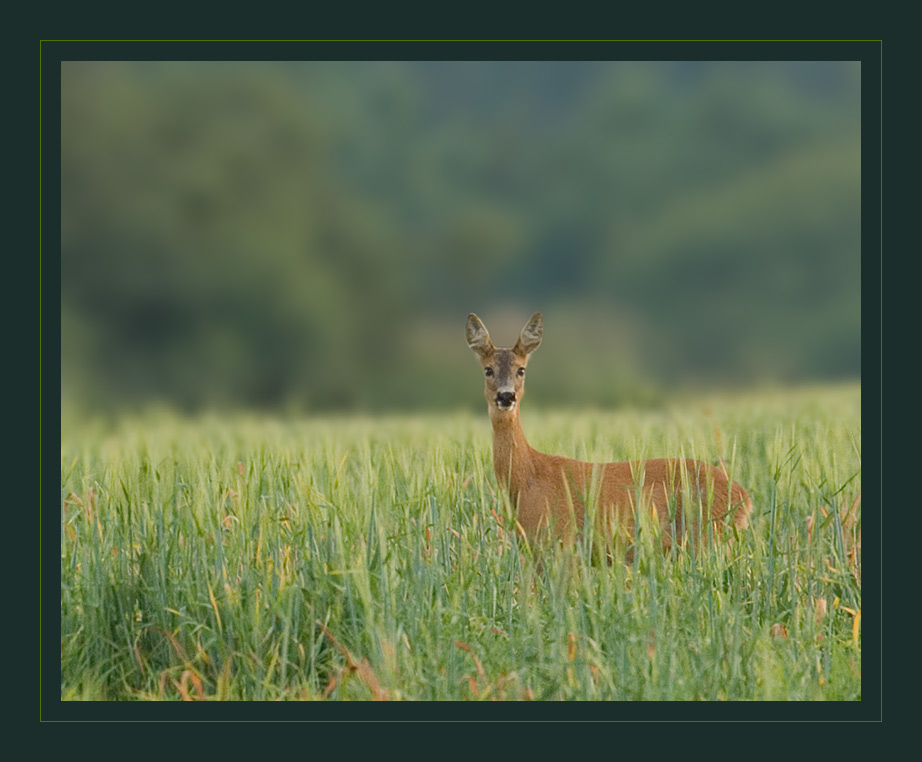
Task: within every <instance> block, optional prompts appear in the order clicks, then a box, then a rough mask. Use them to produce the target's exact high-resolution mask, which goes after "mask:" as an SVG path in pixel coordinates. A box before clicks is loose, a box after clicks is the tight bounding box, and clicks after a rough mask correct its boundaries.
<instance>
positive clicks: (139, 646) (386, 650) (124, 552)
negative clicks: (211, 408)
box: [61, 385, 861, 701]
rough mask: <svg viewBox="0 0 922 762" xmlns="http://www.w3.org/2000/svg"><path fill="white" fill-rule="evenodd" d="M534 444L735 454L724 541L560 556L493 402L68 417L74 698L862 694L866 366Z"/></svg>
mask: <svg viewBox="0 0 922 762" xmlns="http://www.w3.org/2000/svg"><path fill="white" fill-rule="evenodd" d="M521 415H522V424H523V428H524V429H525V433H526V436H528V438H529V441H530V443H531V444H532V445H533V446H534V447H536V448H537V449H539V450H543V451H545V452H553V453H558V454H565V455H569V456H572V457H578V458H582V459H587V460H595V461H607V460H623V459H629V458H638V457H654V456H661V455H681V456H687V457H696V458H700V459H703V460H709V461H713V460H715V459H716V458H718V457H720V458H723V459H724V461H725V463H726V464H727V466H728V468H729V469H730V471H731V474H732V476H733V477H734V478H735V479H736V480H737V481H739V482H740V483H742V484H743V485H744V486H746V487H747V488H748V489H749V490H750V492H751V494H752V497H753V500H754V503H755V512H754V515H753V516H752V521H751V527H750V529H749V530H746V531H744V532H742V533H740V535H739V536H738V537H737V538H735V539H734V538H727V539H728V541H727V542H722V543H721V546H720V547H719V548H717V549H716V550H702V551H699V552H698V553H690V552H678V553H670V554H663V553H662V552H661V551H659V550H655V549H654V544H653V543H652V542H647V543H645V542H642V541H641V542H639V543H638V548H637V552H636V553H635V556H634V560H633V563H632V564H631V565H630V566H626V565H625V564H623V563H615V564H612V565H604V564H603V565H594V564H592V563H590V561H589V560H588V553H587V552H586V551H585V549H584V548H582V547H576V548H572V549H570V550H569V551H567V552H557V553H554V554H549V555H548V557H547V559H546V562H545V564H544V565H543V568H542V569H541V570H540V572H539V571H538V570H537V569H536V565H535V564H534V562H533V559H532V558H531V557H530V552H529V549H527V548H525V547H522V545H521V544H519V543H517V541H516V538H515V536H514V534H513V533H512V532H511V531H510V526H511V523H510V516H509V511H508V507H507V506H506V505H505V503H504V502H503V500H502V499H501V498H500V497H498V496H497V495H496V494H495V491H496V483H495V479H494V476H493V473H492V460H491V457H492V456H491V445H492V441H491V432H490V428H489V423H488V421H487V415H486V410H484V411H483V412H482V414H481V415H473V414H460V413H459V414H455V415H449V416H439V415H431V416H417V417H390V418H370V417H369V418H360V417H349V418H333V417H322V418H310V417H304V418H300V419H296V420H282V419H274V420H265V419H259V418H255V417H246V416H238V417H231V418H218V417H214V418H199V419H196V420H185V419H182V418H179V417H175V416H172V415H170V414H167V413H159V414H154V413H151V414H149V415H147V416H143V417H140V418H135V419H131V420H129V419H122V420H120V421H119V422H118V423H117V424H115V425H104V424H101V423H92V422H82V423H79V422H75V421H65V424H64V427H63V441H62V443H61V675H62V677H61V695H62V698H63V699H65V700H81V699H86V700H158V701H159V700H166V701H173V700H183V699H191V700H200V699H202V700H275V699H304V700H330V701H336V700H369V699H387V700H391V701H399V700H424V701H430V700H472V701H473V700H494V699H499V700H535V701H539V700H543V699H552V700H686V699H693V700H856V699H860V698H861V677H860V675H861V651H860V648H861V638H860V619H861V506H860V491H861V428H860V420H861V418H860V393H859V388H858V386H857V385H852V386H840V387H832V388H817V389H805V390H800V391H792V392H771V393H764V394H759V395H750V396H737V397H732V398H727V399H713V400H706V401H705V400H700V399H695V400H691V401H687V402H684V403H682V404H677V405H676V406H675V407H674V408H670V409H664V410H658V411H654V412H649V411H631V410H625V411H616V412H601V413H591V412H581V413H564V412H554V413H549V412H542V411H540V410H538V409H532V407H531V403H530V402H527V403H526V405H525V407H524V409H523V411H522V414H521Z"/></svg>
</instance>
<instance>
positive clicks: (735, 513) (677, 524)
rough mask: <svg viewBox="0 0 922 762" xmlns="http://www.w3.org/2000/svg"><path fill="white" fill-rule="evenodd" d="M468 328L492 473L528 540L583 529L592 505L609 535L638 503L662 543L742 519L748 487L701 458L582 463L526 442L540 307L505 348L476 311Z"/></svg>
mask: <svg viewBox="0 0 922 762" xmlns="http://www.w3.org/2000/svg"><path fill="white" fill-rule="evenodd" d="M466 332H467V341H468V345H469V346H470V347H471V349H472V350H473V351H474V352H475V353H476V354H477V355H478V357H479V358H480V362H481V365H482V366H483V368H484V375H485V388H484V394H485V396H486V398H487V404H488V409H489V413H490V422H491V423H492V426H493V467H494V470H495V471H496V479H497V482H498V483H499V485H500V486H501V487H502V488H503V489H505V490H506V491H507V493H508V495H509V498H510V500H511V502H512V505H513V507H514V508H515V511H516V524H517V526H518V528H519V531H520V532H521V533H522V534H523V535H524V536H525V537H526V539H528V540H529V542H536V541H537V542H541V541H543V540H544V539H546V538H547V537H548V536H550V537H552V538H560V539H565V540H566V539H572V538H573V537H575V536H576V535H577V534H578V533H581V532H583V531H584V525H585V520H586V515H587V512H588V511H589V510H590V509H591V510H592V511H593V513H594V517H595V518H594V522H593V524H594V526H593V527H592V529H594V530H595V531H598V532H599V533H600V536H601V538H602V539H603V540H604V541H605V542H607V543H608V542H611V541H612V540H613V539H614V538H615V536H616V535H620V536H621V537H628V538H631V537H633V535H634V532H635V524H636V517H637V515H638V511H639V510H643V511H649V514H648V515H650V516H651V517H655V521H656V522H658V524H659V528H660V529H661V530H662V531H661V532H660V536H661V538H662V543H663V546H664V547H669V546H670V545H671V544H672V542H673V541H674V540H675V539H679V540H681V537H682V536H683V535H685V536H688V537H689V538H691V540H692V541H693V542H694V541H695V538H696V537H697V536H698V535H699V534H700V535H701V536H704V537H706V536H707V533H706V530H707V526H706V522H707V521H708V520H709V521H710V522H711V524H712V526H713V527H714V529H715V531H717V532H719V531H720V529H721V528H722V526H723V523H724V522H725V521H727V520H729V521H732V523H733V524H734V525H735V526H736V527H739V528H743V527H745V526H746V525H747V521H748V520H747V515H748V514H749V513H750V511H751V510H752V501H751V500H750V498H749V494H748V493H747V492H746V490H745V489H743V488H742V487H741V486H740V485H739V484H737V483H736V482H733V481H731V480H730V479H729V478H728V477H727V475H726V473H725V472H724V471H723V470H722V469H719V468H716V467H714V466H711V465H708V464H706V463H703V462H700V461H696V460H691V459H677V458H655V459H652V460H644V461H640V460H638V461H624V462H619V463H587V462H584V461H580V460H574V459H572V458H565V457H561V456H558V455H547V454H545V453H542V452H538V451H537V450H535V449H534V448H532V447H531V446H530V445H529V444H528V442H527V441H526V439H525V434H524V432H523V431H522V426H521V424H520V422H519V404H518V403H519V402H520V401H521V398H522V395H523V393H524V384H525V380H524V377H525V366H526V365H527V363H528V358H529V356H530V355H531V353H532V352H534V350H535V349H537V348H538V345H539V344H540V343H541V338H542V336H543V319H542V316H541V313H535V315H533V316H532V318H531V320H530V321H529V322H528V324H527V325H526V326H525V328H523V329H522V333H521V334H520V336H519V339H518V341H517V342H516V345H515V346H514V347H512V348H511V349H500V348H497V347H495V346H494V345H493V342H492V341H491V340H490V336H489V334H488V333H487V330H486V328H485V327H484V325H483V323H482V322H481V321H480V319H479V318H478V317H477V316H476V315H474V314H471V315H469V316H468V319H467V329H466ZM689 503H691V504H689ZM699 516H700V519H704V521H701V520H699Z"/></svg>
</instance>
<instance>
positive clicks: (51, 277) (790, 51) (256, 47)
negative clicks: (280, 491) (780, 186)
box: [39, 40, 911, 722]
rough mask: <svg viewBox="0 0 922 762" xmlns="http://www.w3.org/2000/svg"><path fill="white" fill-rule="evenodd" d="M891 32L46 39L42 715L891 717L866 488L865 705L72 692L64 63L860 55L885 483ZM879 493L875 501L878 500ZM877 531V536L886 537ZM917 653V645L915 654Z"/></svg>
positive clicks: (872, 453) (868, 455)
mask: <svg viewBox="0 0 922 762" xmlns="http://www.w3.org/2000/svg"><path fill="white" fill-rule="evenodd" d="M885 51H886V46H885V45H884V44H883V42H882V41H881V40H823V41H813V40H793V41H792V40H774V41H772V40H746V41H740V40H732V41H727V40H699V41H689V40H583V41H574V40H563V41H549V40H531V41H507V40H489V41H485V40H479V41H458V40H443V41H434V40H425V41H418V40H393V41H381V40H372V41H369V40H339V41H334V40H319V41H290V40H280V41H267V40H260V41H242V40H225V41H200V40H186V41H156V40H154V41H152V40H135V41H107V40H86V41H79V40H43V41H40V43H39V58H40V83H41V97H40V142H41V156H40V180H41V205H40V235H41V237H40V254H41V259H40V296H41V323H40V333H41V336H40V349H41V364H40V374H41V378H40V395H41V410H40V428H41V451H42V471H41V477H40V480H41V496H42V497H41V519H40V537H41V541H40V551H41V568H40V572H41V576H40V596H41V597H40V600H41V610H40V622H41V648H40V651H41V653H40V658H41V661H40V682H41V695H40V699H39V720H40V721H42V722H62V721H63V722H66V721H77V722H92V721H104V722H121V721H128V722H131V721H192V722H195V721H237V722H240V721H275V722H283V721H295V722H305V721H325V722H329V721H357V720H358V721H383V722H391V721H500V722H502V721H526V722H527V721H530V722H558V721H586V722H616V721H650V722H662V721H669V722H776V721H797V722H817V721H819V722H843V721H844V722H855V721H863V722H879V721H881V720H882V718H883V703H882V692H881V687H882V679H881V672H882V659H881V658H879V655H881V635H882V626H881V622H882V620H881V617H880V604H881V596H880V593H881V590H882V586H881V563H880V561H881V558H880V556H881V555H882V544H881V539H882V538H881V534H880V530H881V528H882V523H881V522H879V521H876V520H875V517H877V516H880V515H881V510H880V500H881V499H882V496H883V490H878V491H877V492H878V494H876V495H875V494H874V491H875V490H874V489H873V488H869V489H868V492H867V494H865V496H864V506H863V516H864V517H866V518H867V519H868V520H867V521H866V522H864V527H863V532H864V534H865V535H866V541H865V543H864V564H863V575H864V580H863V582H864V584H863V585H862V588H863V590H862V596H863V610H862V623H863V628H862V653H863V659H862V662H863V670H862V690H863V699H862V701H860V702H829V703H817V702H793V703H774V702H770V703H766V702H751V703H750V702H746V703H736V702H732V703H721V704H716V705H712V704H710V703H685V702H682V703H674V704H673V703H655V702H650V703H633V702H632V703H623V702H591V703H588V702H566V703H564V702H546V703H543V704H531V703H528V704H509V703H502V704H495V703H494V704H490V705H478V704H470V703H454V702H452V703H437V702H436V703H403V704H397V703H394V704H381V703H378V704H372V703H358V704H356V703H351V704H346V703H321V702H315V703H301V702H292V703H256V704H239V703H238V704H232V703H221V704H219V703H206V704H196V705H195V706H194V707H189V706H188V705H180V704H165V703H164V704H156V703H133V702H111V703H95V702H86V703H81V702H62V701H60V666H59V664H60V650H59V649H60V642H59V641H60V595H59V588H58V581H59V580H60V564H59V559H60V548H59V546H58V544H59V526H58V523H59V521H58V510H59V501H58V497H57V495H58V493H59V492H60V472H59V470H58V465H59V461H60V435H61V427H60V412H61V411H60V340H61V336H60V248H59V242H60V159H61V157H60V86H61V77H60V64H61V62H62V61H66V60H171V59H172V60H388V59H395V60H619V59H621V60H858V61H861V62H862V231H863V232H862V280H863V283H862V296H861V299H862V345H863V373H862V376H863V383H862V410H863V415H862V417H863V419H865V420H864V426H863V431H864V437H863V445H862V448H863V451H864V455H865V466H864V470H865V475H864V480H863V481H864V482H865V483H866V484H868V485H875V484H880V477H881V464H882V460H881V447H880V439H878V436H877V435H878V433H879V434H880V435H881V436H882V434H883V428H882V425H881V422H880V421H881V419H880V416H881V415H882V412H883V405H882V395H881V387H880V384H879V383H878V381H882V379H883V374H882V367H881V360H882V354H881V348H882V322H881V318H882V311H881V294H882V289H881V284H882V255H881V252H882V242H883V234H882V228H881V211H882V204H881V188H880V182H879V181H880V180H881V178H882V172H881V160H882V139H881V126H882V116H881V113H882V105H883V102H882V64H883V60H884V53H885ZM875 501H876V504H875ZM875 534H876V537H875ZM904 656H905V657H906V658H911V656H910V654H904Z"/></svg>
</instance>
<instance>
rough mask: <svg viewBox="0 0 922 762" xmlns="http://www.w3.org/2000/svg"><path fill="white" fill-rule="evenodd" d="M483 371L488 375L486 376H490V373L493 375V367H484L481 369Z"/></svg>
mask: <svg viewBox="0 0 922 762" xmlns="http://www.w3.org/2000/svg"><path fill="white" fill-rule="evenodd" d="M483 372H484V373H485V374H486V375H488V376H492V375H493V368H484V369H483Z"/></svg>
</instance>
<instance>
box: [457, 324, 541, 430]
mask: <svg viewBox="0 0 922 762" xmlns="http://www.w3.org/2000/svg"><path fill="white" fill-rule="evenodd" d="M466 333H467V345H468V346H469V347H470V348H471V349H472V350H473V351H474V353H475V354H476V355H477V356H478V357H479V358H480V364H481V365H482V366H483V373H484V395H485V396H486V398H487V404H488V405H489V408H490V413H491V415H492V414H493V413H494V411H495V412H499V413H511V412H512V411H513V410H515V407H516V405H517V404H518V402H519V401H520V400H521V399H522V395H523V394H524V393H525V366H526V365H527V364H528V356H529V355H530V354H531V353H532V352H534V351H535V350H536V349H537V348H538V346H539V345H540V344H541V337H542V335H543V333H544V320H543V318H542V317H541V313H540V312H536V313H535V314H534V315H532V316H531V319H530V320H529V321H528V323H527V324H526V325H525V327H524V328H523V329H522V332H521V333H520V334H519V338H518V341H516V343H515V346H514V347H512V348H511V349H501V348H498V347H495V346H494V345H493V342H492V341H491V339H490V334H489V333H488V332H487V329H486V327H485V326H484V324H483V323H482V322H481V320H480V318H479V317H477V316H476V315H475V314H474V313H471V314H470V315H468V316H467V326H466Z"/></svg>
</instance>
